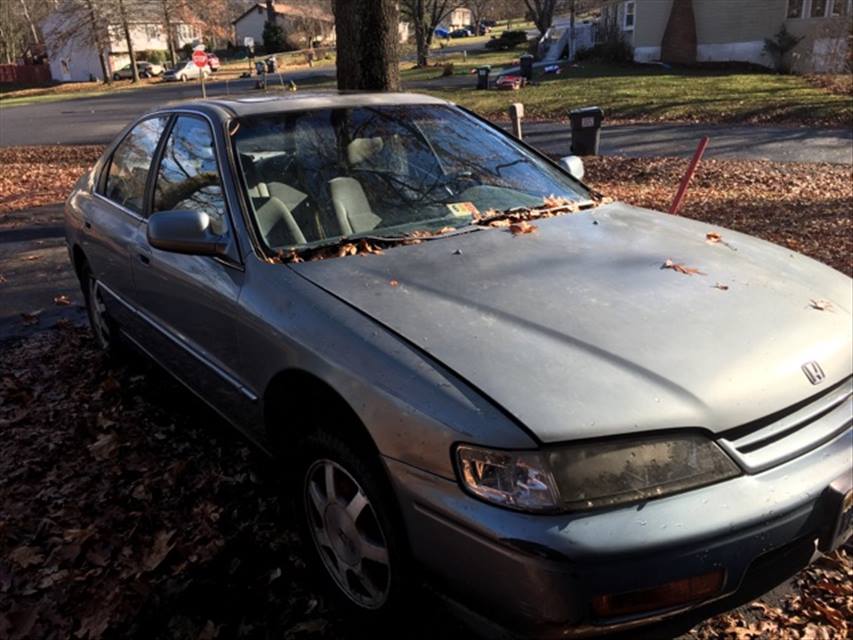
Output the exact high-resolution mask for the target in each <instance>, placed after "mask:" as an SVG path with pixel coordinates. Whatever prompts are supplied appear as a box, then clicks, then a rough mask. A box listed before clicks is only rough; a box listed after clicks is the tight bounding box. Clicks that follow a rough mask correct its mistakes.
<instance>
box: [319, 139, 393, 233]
mask: <svg viewBox="0 0 853 640" xmlns="http://www.w3.org/2000/svg"><path fill="white" fill-rule="evenodd" d="M383 146H384V143H383V141H382V138H379V137H376V138H356V139H355V140H353V141H352V142H350V143H349V144H348V145H347V163H348V164H349V166H350V167H352V168H356V169H357V168H358V165H360V164H362V163H364V162H365V161H367V160H369V159H370V158H372V157H373V156H375V155H376V154H377V153H379V152H380V151H382V148H383ZM329 190H330V191H331V194H332V205H333V206H334V208H335V215H336V216H337V219H338V224H339V225H340V227H341V232H342V233H343V234H344V235H350V234H352V233H363V232H365V231H370V230H372V229H375V228H376V227H377V226H378V225H379V223H380V222H382V218H380V217H379V216H377V215H376V214H375V213H373V209H371V207H370V202H368V200H367V196H366V195H365V193H364V187H362V186H361V183H360V182H359V181H358V180H356V179H355V178H350V177H340V178H333V179H331V180H329Z"/></svg>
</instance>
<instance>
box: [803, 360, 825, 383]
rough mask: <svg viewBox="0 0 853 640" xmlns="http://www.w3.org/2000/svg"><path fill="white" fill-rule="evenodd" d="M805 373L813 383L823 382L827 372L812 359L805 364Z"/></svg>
mask: <svg viewBox="0 0 853 640" xmlns="http://www.w3.org/2000/svg"><path fill="white" fill-rule="evenodd" d="M802 369H803V373H805V374H806V378H808V379H809V382H811V383H812V384H820V383H821V382H823V379H824V378H826V374H825V373H824V372H823V369H821V368H820V365H819V364H818V363H817V362H815V361H814V360H812V361H811V362H806V363H805V364H804V365H803V366H802Z"/></svg>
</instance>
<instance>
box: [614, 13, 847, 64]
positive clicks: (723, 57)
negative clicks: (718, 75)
mask: <svg viewBox="0 0 853 640" xmlns="http://www.w3.org/2000/svg"><path fill="white" fill-rule="evenodd" d="M673 1H674V0H609V1H608V2H607V3H606V4H605V5H604V7H603V8H602V12H601V18H600V23H599V39H601V38H604V37H610V36H612V35H613V34H619V35H621V36H622V37H623V38H624V39H625V40H626V42H627V43H628V44H629V45H630V46H631V47H632V48H633V50H634V60H636V61H637V62H650V61H655V60H661V58H662V55H661V54H662V52H661V49H662V46H663V45H664V43H663V39H664V33H665V31H666V29H667V23H668V22H669V18H670V12H671V11H672V10H673ZM675 1H676V2H678V1H679V0H675ZM682 8H683V7H679V9H682ZM688 10H689V7H688ZM692 11H693V15H694V17H695V25H696V34H695V42H696V46H695V53H693V55H694V56H695V60H696V61H697V62H711V61H737V62H750V63H753V64H758V65H763V66H766V67H772V66H773V61H772V60H771V58H770V56H768V54H767V53H766V52H765V51H764V40H765V38H771V39H772V38H773V37H774V36H775V35H776V33H778V32H779V30H780V28H781V27H782V25H785V27H786V28H787V30H788V31H789V32H790V33H792V34H793V35H795V36H799V37H802V38H803V40H802V41H801V42H800V43H799V45H797V47H796V48H795V49H794V51H793V54H792V60H793V70H794V71H797V72H811V71H817V72H824V71H837V70H841V68H842V67H843V65H844V63H845V61H846V56H847V32H848V30H849V20H850V17H851V15H853V0H692ZM691 46H692V45H691ZM664 57H666V56H664Z"/></svg>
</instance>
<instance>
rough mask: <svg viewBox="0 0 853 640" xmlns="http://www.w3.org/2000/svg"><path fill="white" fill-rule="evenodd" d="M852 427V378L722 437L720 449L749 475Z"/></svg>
mask: <svg viewBox="0 0 853 640" xmlns="http://www.w3.org/2000/svg"><path fill="white" fill-rule="evenodd" d="M851 424H853V377H851V378H847V379H846V380H842V381H841V382H839V383H838V384H835V385H833V386H832V387H830V388H829V389H826V390H824V391H823V392H821V393H820V394H818V395H816V396H812V397H811V398H808V399H807V400H805V401H803V402H800V403H798V404H795V405H794V406H792V407H788V408H787V409H784V410H782V411H779V412H778V413H774V414H773V415H770V416H767V417H765V418H761V419H760V420H756V421H754V422H750V423H749V424H745V425H742V426H740V427H735V428H734V429H730V430H729V431H726V432H725V433H723V434H721V436H722V437H721V438H720V440H718V442H719V444H720V446H722V447H723V448H725V449H726V450H727V451H728V452H729V453H730V454H731V455H733V456H734V457H735V458H737V459H738V461H739V462H740V463H741V464H742V465H743V466H744V468H745V469H746V470H747V471H748V472H749V473H757V472H759V471H763V470H764V469H768V468H770V467H773V466H775V465H777V464H782V463H783V462H785V461H787V460H791V459H792V458H796V457H797V456H800V455H802V454H804V453H806V452H808V451H810V450H812V449H814V448H815V447H817V446H819V445H821V444H823V443H824V442H827V441H829V440H831V439H832V438H834V437H835V436H837V435H838V434H839V433H841V432H843V431H844V430H846V429H849V428H850V425H851Z"/></svg>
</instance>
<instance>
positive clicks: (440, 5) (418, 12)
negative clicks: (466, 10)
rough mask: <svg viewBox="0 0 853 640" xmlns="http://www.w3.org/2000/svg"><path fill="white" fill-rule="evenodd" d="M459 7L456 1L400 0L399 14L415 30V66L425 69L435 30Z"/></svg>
mask: <svg viewBox="0 0 853 640" xmlns="http://www.w3.org/2000/svg"><path fill="white" fill-rule="evenodd" d="M459 6H460V2H459V1H458V0H402V2H400V13H402V14H403V16H404V17H405V18H407V19H408V20H409V21H410V22H411V23H412V24H413V26H414V28H415V46H416V47H417V64H418V66H419V67H425V66H427V65H428V64H429V48H430V46H432V39H433V36H434V35H435V29H436V27H438V25H439V24H441V22H442V20H444V19H445V18H446V17H447V16H448V15H449V14H450V12H451V11H453V10H454V9H456V8H457V7H459Z"/></svg>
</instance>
